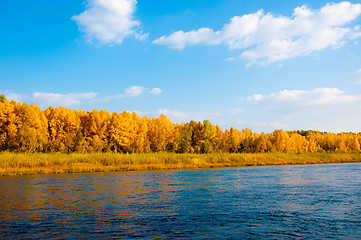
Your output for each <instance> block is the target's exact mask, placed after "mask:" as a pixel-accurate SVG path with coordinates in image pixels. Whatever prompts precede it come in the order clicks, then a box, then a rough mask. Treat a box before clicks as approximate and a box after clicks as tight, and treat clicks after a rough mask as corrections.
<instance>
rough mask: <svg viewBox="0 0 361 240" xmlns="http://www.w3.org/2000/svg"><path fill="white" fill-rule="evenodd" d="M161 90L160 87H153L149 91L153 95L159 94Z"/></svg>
mask: <svg viewBox="0 0 361 240" xmlns="http://www.w3.org/2000/svg"><path fill="white" fill-rule="evenodd" d="M161 92H162V89H160V88H157V87H156V88H153V89H152V90H150V93H151V94H154V95H158V94H160V93H161Z"/></svg>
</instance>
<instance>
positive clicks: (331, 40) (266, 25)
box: [153, 2, 361, 64]
mask: <svg viewBox="0 0 361 240" xmlns="http://www.w3.org/2000/svg"><path fill="white" fill-rule="evenodd" d="M360 14H361V4H351V3H350V2H341V3H329V4H327V5H326V6H324V7H322V8H321V9H319V10H312V9H310V8H308V7H307V6H305V5H303V6H301V7H297V8H296V9H294V13H293V15H292V17H285V16H273V15H272V14H271V13H267V14H265V13H264V12H263V11H262V10H260V11H258V12H256V13H252V14H246V15H243V16H235V17H233V18H232V19H231V21H230V23H228V24H225V25H224V26H223V28H222V30H219V31H214V30H213V29H210V28H200V29H198V30H193V31H189V32H183V31H182V30H180V31H177V32H175V33H173V34H171V35H169V36H162V37H160V38H158V39H156V40H154V41H153V43H155V44H160V45H168V46H170V47H171V48H173V49H179V50H182V49H184V48H185V47H187V46H190V45H196V44H204V45H218V44H224V45H226V46H228V47H229V49H230V50H240V51H242V53H241V55H240V58H243V59H246V60H248V61H250V63H251V64H252V63H255V62H257V63H259V64H269V63H273V62H277V61H283V60H286V59H289V58H294V57H298V56H305V55H308V54H310V53H312V52H314V51H319V50H323V49H325V48H327V47H333V48H338V47H340V46H342V45H344V44H345V43H347V41H348V40H352V39H354V38H356V37H359V36H360V29H359V27H354V28H348V27H345V26H344V25H346V24H349V23H350V22H351V21H353V20H354V19H356V18H357V17H358V16H359V15H360ZM234 59H236V58H234V57H231V58H229V59H228V60H234Z"/></svg>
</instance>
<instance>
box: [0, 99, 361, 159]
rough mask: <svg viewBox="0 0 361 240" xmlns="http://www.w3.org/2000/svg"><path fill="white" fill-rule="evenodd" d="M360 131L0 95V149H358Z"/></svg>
mask: <svg viewBox="0 0 361 240" xmlns="http://www.w3.org/2000/svg"><path fill="white" fill-rule="evenodd" d="M360 141H361V134H360V133H358V134H356V133H337V134H336V133H330V132H320V131H310V130H309V131H303V130H302V131H283V130H275V131H274V132H273V133H269V134H265V133H261V134H259V133H256V132H252V131H250V130H249V129H247V128H246V129H242V130H238V129H235V128H230V129H226V130H222V129H221V128H220V127H219V126H217V125H213V124H211V123H210V122H209V121H208V120H205V121H203V122H197V121H190V122H189V123H181V124H178V123H173V122H171V121H170V120H169V119H168V118H167V117H166V116H165V115H160V116H159V117H157V118H155V117H153V118H151V119H150V118H148V117H147V116H144V117H142V118H141V117H139V116H138V115H137V114H136V113H129V112H122V113H117V112H114V113H112V114H110V113H109V112H108V111H105V110H101V111H98V110H96V109H93V111H91V112H89V111H83V110H70V109H67V108H65V107H57V108H53V107H49V108H47V109H46V110H45V111H43V110H41V109H40V107H38V106H36V105H34V104H31V105H28V104H26V103H19V102H15V101H11V102H10V101H8V100H7V99H6V98H5V97H4V96H3V95H0V151H10V152H61V153H71V152H79V153H93V152H116V153H151V152H175V153H214V152H222V153H261V152H284V153H304V152H360Z"/></svg>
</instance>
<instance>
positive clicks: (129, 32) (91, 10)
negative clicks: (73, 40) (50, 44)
mask: <svg viewBox="0 0 361 240" xmlns="http://www.w3.org/2000/svg"><path fill="white" fill-rule="evenodd" d="M136 4H137V1H136V0H88V2H87V5H86V8H87V9H86V10H85V11H84V12H82V13H81V14H79V15H76V16H73V17H72V18H71V19H72V20H74V21H76V22H77V24H78V25H79V27H80V28H81V30H82V31H84V32H85V34H86V37H87V38H88V40H89V41H90V42H91V41H93V40H98V41H99V42H100V43H102V44H110V45H112V44H121V43H122V42H123V40H124V38H126V37H130V36H134V37H135V38H136V39H138V40H144V39H145V38H147V37H148V34H143V32H142V30H141V29H140V26H141V22H140V21H138V20H134V19H133V14H134V12H135V6H136Z"/></svg>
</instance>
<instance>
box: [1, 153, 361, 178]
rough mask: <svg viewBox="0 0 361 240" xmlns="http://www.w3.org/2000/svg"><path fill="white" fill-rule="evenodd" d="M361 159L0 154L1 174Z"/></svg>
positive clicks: (360, 158)
mask: <svg viewBox="0 0 361 240" xmlns="http://www.w3.org/2000/svg"><path fill="white" fill-rule="evenodd" d="M355 162H361V154H360V153H303V154H289V153H257V154H248V153H242V154H227V153H214V154H175V153H151V154H115V153H92V154H79V153H72V154H59V153H30V154H29V153H26V154H25V153H9V152H2V153H0V176H9V175H33V174H53V173H81V172H110V171H141V170H169V169H200V168H220V167H246V166H267V165H304V164H323V163H355Z"/></svg>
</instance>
